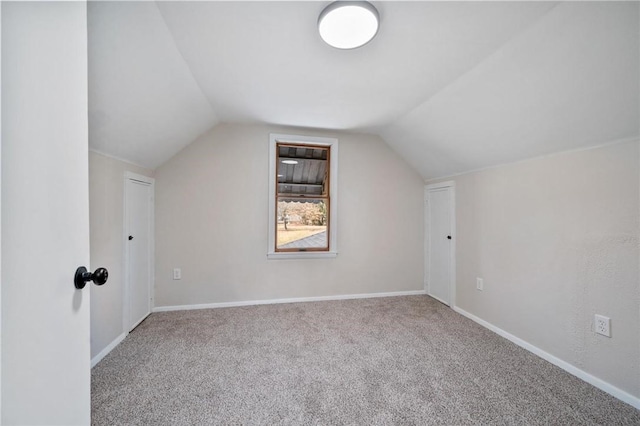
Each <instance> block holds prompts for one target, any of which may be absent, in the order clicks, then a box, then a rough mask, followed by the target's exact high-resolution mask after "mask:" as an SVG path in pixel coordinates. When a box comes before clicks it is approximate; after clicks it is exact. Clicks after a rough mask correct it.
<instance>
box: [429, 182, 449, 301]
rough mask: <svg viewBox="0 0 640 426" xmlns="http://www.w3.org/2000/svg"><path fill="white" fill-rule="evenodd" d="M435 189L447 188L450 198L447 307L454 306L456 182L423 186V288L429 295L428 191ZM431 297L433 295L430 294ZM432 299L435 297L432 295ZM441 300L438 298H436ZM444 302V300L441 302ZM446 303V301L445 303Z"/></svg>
mask: <svg viewBox="0 0 640 426" xmlns="http://www.w3.org/2000/svg"><path fill="white" fill-rule="evenodd" d="M436 189H449V190H450V194H451V198H450V200H449V202H450V206H449V207H450V209H449V216H450V217H449V220H450V223H451V244H450V245H449V259H450V262H449V269H450V270H449V279H450V280H449V303H448V305H449V307H450V308H453V307H454V306H456V183H455V181H452V180H449V181H446V182H439V183H433V184H430V185H425V187H424V206H425V209H424V253H425V262H424V290H425V292H426V293H427V295H429V296H431V292H430V291H429V284H430V282H431V276H430V272H431V271H430V270H429V265H430V264H431V250H430V248H431V244H430V243H431V217H430V214H429V202H430V197H429V195H430V191H433V190H436ZM431 297H433V296H431ZM434 299H437V298H435V297H434ZM437 300H439V301H440V302H443V301H442V300H440V299H437ZM443 303H444V302H443ZM445 304H446V303H445Z"/></svg>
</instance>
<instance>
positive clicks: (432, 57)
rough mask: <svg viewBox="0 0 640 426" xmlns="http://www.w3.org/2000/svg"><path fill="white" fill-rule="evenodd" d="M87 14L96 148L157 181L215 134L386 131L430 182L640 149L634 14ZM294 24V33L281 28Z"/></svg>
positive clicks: (158, 6) (219, 10)
mask: <svg viewBox="0 0 640 426" xmlns="http://www.w3.org/2000/svg"><path fill="white" fill-rule="evenodd" d="M326 5H327V2H158V3H153V2H150V3H146V2H114V3H111V2H104V3H102V2H91V3H90V4H89V43H90V55H89V60H90V67H89V71H90V99H89V100H90V119H91V122H90V124H91V137H90V144H91V147H92V149H94V150H96V151H99V152H102V153H105V154H108V155H111V156H114V157H117V158H122V159H125V160H128V161H131V162H133V163H136V164H140V165H143V166H146V167H150V168H155V167H157V166H158V165H160V164H162V163H164V162H165V161H166V160H167V159H169V158H170V157H171V156H173V155H174V154H175V153H176V152H178V151H179V150H181V149H182V148H183V147H184V146H186V145H187V144H189V143H191V142H192V141H193V140H195V139H196V138H197V136H198V135H200V134H202V133H203V132H205V131H206V130H208V129H210V128H211V127H214V126H215V125H216V124H217V123H218V122H233V123H258V124H265V123H266V124H274V125H288V126H297V127H304V128H316V129H328V130H331V129H333V130H338V129H340V130H355V131H365V132H369V133H374V134H378V135H380V136H382V137H383V138H384V140H385V141H386V142H387V143H388V144H389V145H390V146H391V147H392V148H393V149H394V150H395V151H397V152H398V153H399V154H400V155H401V156H402V157H403V158H404V159H405V160H407V161H408V162H409V163H410V164H411V165H412V166H413V167H414V168H415V169H416V170H418V171H419V172H420V174H421V175H422V176H423V178H425V179H430V178H435V177H439V176H444V175H451V174H456V173H460V172H465V171H469V170H472V169H478V168H483V167H488V166H493V165H497V164H503V163H506V162H512V161H517V160H522V159H526V158H530V157H535V156H540V155H545V154H548V153H551V152H558V151H564V150H570V149H576V148H580V147H585V146H592V145H599V144H603V143H606V142H609V141H611V140H615V139H624V138H631V137H635V136H638V134H640V130H639V129H638V127H639V125H638V122H639V120H638V116H639V115H640V106H639V104H640V101H639V99H640V95H639V90H640V87H639V83H638V78H637V76H638V74H639V72H640V70H639V62H640V61H639V57H640V48H639V46H640V41H639V39H640V37H639V36H638V28H639V15H640V14H639V13H638V10H639V6H640V5H639V3H637V2H560V3H558V2H384V1H383V2H376V3H375V6H376V8H377V9H378V11H379V12H380V16H381V26H380V31H379V33H378V35H377V36H376V38H375V39H374V40H373V41H372V42H370V43H369V44H367V45H365V46H364V47H362V48H359V49H354V50H348V51H344V50H339V49H334V48H332V47H330V46H328V45H326V44H325V43H324V42H323V41H322V39H321V38H320V36H319V34H318V31H317V19H318V15H319V14H320V12H321V11H322V10H323V8H324V7H325V6H326ZM283 23H286V24H283Z"/></svg>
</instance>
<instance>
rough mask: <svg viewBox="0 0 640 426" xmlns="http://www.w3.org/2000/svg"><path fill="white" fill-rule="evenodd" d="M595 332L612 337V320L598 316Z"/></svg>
mask: <svg viewBox="0 0 640 426" xmlns="http://www.w3.org/2000/svg"><path fill="white" fill-rule="evenodd" d="M594 328H595V330H594V331H595V332H596V333H598V334H602V335H603V336H607V337H611V318H609V317H605V316H602V315H598V314H596V319H595V327H594Z"/></svg>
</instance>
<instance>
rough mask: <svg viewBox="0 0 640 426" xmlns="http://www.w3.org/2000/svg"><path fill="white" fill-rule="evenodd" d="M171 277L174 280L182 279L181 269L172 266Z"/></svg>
mask: <svg viewBox="0 0 640 426" xmlns="http://www.w3.org/2000/svg"><path fill="white" fill-rule="evenodd" d="M173 279H174V280H181V279H182V270H181V269H180V268H173Z"/></svg>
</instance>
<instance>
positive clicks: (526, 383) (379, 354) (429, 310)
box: [91, 296, 640, 425]
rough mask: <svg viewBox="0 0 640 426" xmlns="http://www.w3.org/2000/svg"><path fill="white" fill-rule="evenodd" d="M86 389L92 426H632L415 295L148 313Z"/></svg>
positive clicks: (539, 364)
mask: <svg viewBox="0 0 640 426" xmlns="http://www.w3.org/2000/svg"><path fill="white" fill-rule="evenodd" d="M91 390H92V422H93V424H95V425H128V424H131V425H133V424H135V425H201V424H202V425H204V424H247V425H261V424H295V425H308V424H312V425H316V424H317V425H320V424H322V425H327V424H349V425H356V424H357V425H371V424H403V425H405V424H420V425H428V424H441V425H466V424H483V425H485V424H487V425H502V424H504V425H516V424H544V425H549V424H552V425H578V424H580V425H581V424H585V425H590V424H602V425H623V424H635V425H640V411H638V410H636V409H634V408H633V407H631V406H629V405H627V404H624V403H622V402H620V401H619V400H617V399H615V398H613V397H611V396H609V395H608V394H606V393H604V392H602V391H600V390H598V389H596V388H595V387H593V386H591V385H589V384H587V383H585V382H583V381H581V380H580V379H577V378H576V377H574V376H571V375H570V374H568V373H566V372H564V371H563V370H561V369H559V368H557V367H555V366H554V365H552V364H550V363H548V362H546V361H544V360H542V359H540V358H538V357H536V356H535V355H532V354H530V353H529V352H527V351H525V350H524V349H521V348H520V347H518V346H516V345H514V344H512V343H511V342H509V341H507V340H505V339H503V338H501V337H499V336H498V335H496V334H494V333H492V332H491V331H488V330H486V329H484V328H483V327H481V326H479V325H477V324H475V323H474V322H472V321H470V320H468V319H466V318H464V317H462V316H461V315H459V314H457V313H455V312H454V311H452V310H451V309H449V308H447V307H445V306H444V305H441V304H440V303H438V302H436V301H434V300H433V299H431V298H429V297H427V296H408V297H390V298H379V299H360V300H346V301H331V302H314V303H296V304H281V305H264V306H251V307H240V308H227V309H210V310H198V311H182V312H167V313H156V314H153V315H151V316H150V317H149V318H148V319H147V320H146V321H144V322H143V323H142V324H141V325H140V326H139V327H138V328H136V329H135V330H134V331H133V332H132V333H131V334H130V335H129V336H128V337H127V338H126V339H125V340H124V341H123V342H122V343H121V344H120V345H119V346H118V347H116V348H115V349H114V350H113V351H112V352H111V353H110V354H109V355H108V356H107V357H106V358H105V359H104V360H103V361H102V362H100V363H99V364H98V365H97V366H96V367H95V368H94V369H93V372H92V384H91Z"/></svg>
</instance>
